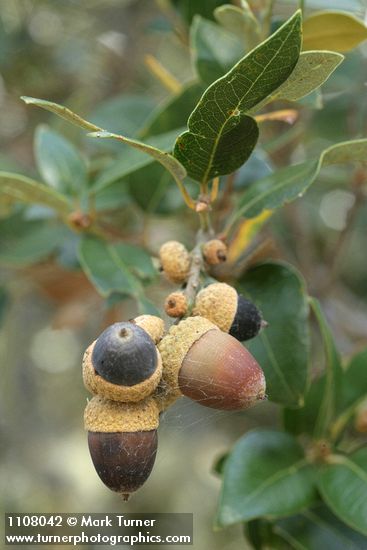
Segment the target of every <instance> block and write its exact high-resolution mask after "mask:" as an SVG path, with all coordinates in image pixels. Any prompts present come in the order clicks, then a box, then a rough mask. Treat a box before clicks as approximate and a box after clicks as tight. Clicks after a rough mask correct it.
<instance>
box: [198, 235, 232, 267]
mask: <svg viewBox="0 0 367 550" xmlns="http://www.w3.org/2000/svg"><path fill="white" fill-rule="evenodd" d="M203 256H204V259H205V261H206V262H207V263H208V264H209V265H218V264H221V263H222V262H225V261H226V259H227V247H226V245H225V244H224V242H223V241H220V240H219V239H212V240H210V241H207V242H206V243H205V244H204V245H203Z"/></svg>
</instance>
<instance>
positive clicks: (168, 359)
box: [158, 317, 218, 400]
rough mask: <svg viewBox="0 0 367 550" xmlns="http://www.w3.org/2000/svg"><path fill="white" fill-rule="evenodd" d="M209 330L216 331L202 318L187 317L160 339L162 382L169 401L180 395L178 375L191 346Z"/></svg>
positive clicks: (216, 328) (215, 328)
mask: <svg viewBox="0 0 367 550" xmlns="http://www.w3.org/2000/svg"><path fill="white" fill-rule="evenodd" d="M209 330H218V327H216V326H215V325H214V324H213V323H211V322H210V321H208V319H204V317H188V318H187V319H184V320H183V321H180V322H179V324H178V325H173V326H171V328H170V329H169V331H168V333H167V334H166V335H165V336H164V338H162V340H161V342H160V343H159V345H158V349H159V351H160V353H161V356H162V362H163V373H162V382H163V383H164V384H165V385H166V387H168V388H169V390H170V391H169V392H168V394H167V395H169V396H170V397H169V398H170V399H172V400H174V398H176V397H179V396H180V395H182V393H181V390H180V388H179V384H178V373H179V371H180V368H181V365H182V362H183V360H184V359H185V357H186V355H187V353H188V351H189V349H190V348H191V346H192V345H193V344H194V343H195V342H196V341H197V340H199V338H201V336H203V334H205V333H207V332H208V331H209Z"/></svg>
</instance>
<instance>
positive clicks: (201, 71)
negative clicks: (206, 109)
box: [191, 15, 243, 86]
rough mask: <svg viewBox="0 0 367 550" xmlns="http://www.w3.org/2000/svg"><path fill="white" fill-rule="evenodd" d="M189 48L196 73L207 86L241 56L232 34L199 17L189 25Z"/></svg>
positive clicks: (239, 46)
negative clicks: (191, 51)
mask: <svg viewBox="0 0 367 550" xmlns="http://www.w3.org/2000/svg"><path fill="white" fill-rule="evenodd" d="M191 48H192V50H193V56H194V64H195V67H196V71H197V73H198V75H199V77H200V79H201V80H202V82H204V83H205V84H206V85H207V86H209V84H211V83H212V82H213V81H214V80H217V79H218V78H220V77H222V76H223V75H224V74H225V73H226V72H228V71H229V70H230V69H231V68H232V67H233V65H234V64H235V63H237V61H238V60H239V59H240V58H241V57H242V56H243V46H242V44H241V42H240V41H239V40H238V39H237V38H236V37H235V36H234V35H233V34H231V33H230V32H228V31H226V30H225V29H223V28H222V27H220V26H219V25H216V24H215V23H212V22H211V21H208V20H207V19H203V18H202V17H200V16H199V15H196V16H195V17H194V20H193V23H192V25H191Z"/></svg>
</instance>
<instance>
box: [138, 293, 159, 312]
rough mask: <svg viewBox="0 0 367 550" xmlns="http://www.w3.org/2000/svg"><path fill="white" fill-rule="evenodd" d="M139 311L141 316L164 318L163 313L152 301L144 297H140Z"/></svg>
mask: <svg viewBox="0 0 367 550" xmlns="http://www.w3.org/2000/svg"><path fill="white" fill-rule="evenodd" d="M138 309H139V314H140V315H143V314H144V315H155V316H156V317H162V311H160V310H159V309H158V308H157V307H156V306H155V305H154V304H153V302H151V301H150V300H148V299H147V298H146V297H145V296H144V295H140V296H139V298H138Z"/></svg>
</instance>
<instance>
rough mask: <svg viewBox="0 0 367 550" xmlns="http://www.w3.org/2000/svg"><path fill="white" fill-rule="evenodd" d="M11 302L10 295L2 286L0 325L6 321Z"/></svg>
mask: <svg viewBox="0 0 367 550" xmlns="http://www.w3.org/2000/svg"><path fill="white" fill-rule="evenodd" d="M9 304H10V296H9V294H8V292H7V290H6V289H5V288H4V287H2V286H1V287H0V326H1V325H2V323H3V322H4V319H5V314H6V311H7V309H8V307H9Z"/></svg>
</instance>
